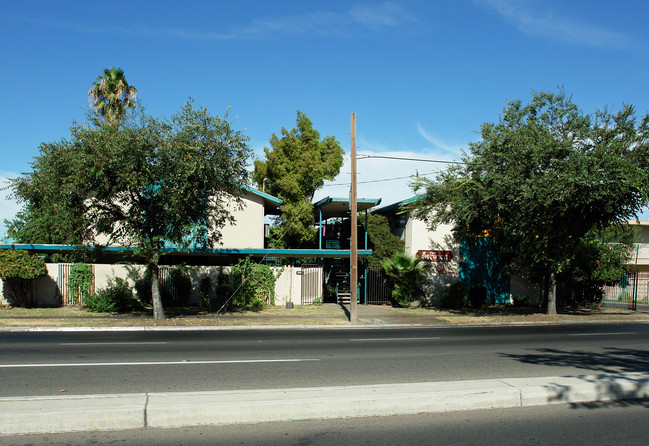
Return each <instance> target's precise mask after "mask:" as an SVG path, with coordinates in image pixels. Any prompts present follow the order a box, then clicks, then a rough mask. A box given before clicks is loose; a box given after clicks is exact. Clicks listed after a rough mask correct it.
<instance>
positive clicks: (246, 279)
mask: <svg viewBox="0 0 649 446" xmlns="http://www.w3.org/2000/svg"><path fill="white" fill-rule="evenodd" d="M231 277H232V287H233V288H234V289H235V290H236V291H235V294H234V298H233V302H232V303H233V305H234V306H235V307H240V308H251V309H257V308H263V307H264V306H265V305H266V302H268V303H270V304H271V305H275V280H276V278H275V275H274V274H273V271H272V270H271V268H270V266H268V265H260V264H257V263H254V262H253V261H252V260H251V259H250V257H247V258H246V259H244V260H240V261H239V263H237V264H236V265H235V266H233V267H232V273H231Z"/></svg>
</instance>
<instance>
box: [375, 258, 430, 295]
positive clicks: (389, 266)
mask: <svg viewBox="0 0 649 446" xmlns="http://www.w3.org/2000/svg"><path fill="white" fill-rule="evenodd" d="M421 261H422V260H421V259H420V258H417V257H410V256H409V255H407V254H406V253H404V252H403V251H397V252H395V253H394V255H393V256H392V257H391V258H388V259H385V260H383V261H382V262H381V266H382V267H383V270H384V271H385V274H386V275H387V276H388V277H389V278H390V280H391V281H392V283H393V284H394V290H393V291H392V297H393V299H394V301H395V303H396V304H397V305H398V306H400V307H407V306H408V305H409V304H410V301H411V300H412V296H413V294H414V293H415V291H416V290H417V288H419V286H420V285H421V284H422V283H423V281H424V279H425V276H426V270H427V267H426V265H425V264H423V263H421Z"/></svg>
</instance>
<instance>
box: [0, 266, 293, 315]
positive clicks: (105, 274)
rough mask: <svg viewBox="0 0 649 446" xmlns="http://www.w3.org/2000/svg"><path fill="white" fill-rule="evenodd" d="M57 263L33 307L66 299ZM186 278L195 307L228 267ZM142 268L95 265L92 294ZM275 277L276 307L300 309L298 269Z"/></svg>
mask: <svg viewBox="0 0 649 446" xmlns="http://www.w3.org/2000/svg"><path fill="white" fill-rule="evenodd" d="M60 265H61V264H59V263H48V264H47V272H48V275H47V276H46V277H44V278H41V279H39V280H37V281H36V282H35V283H34V288H33V296H34V300H33V305H35V306H60V305H61V304H62V296H64V295H65V287H66V282H67V279H66V278H65V277H60V276H61V273H62V269H61V268H59V266H60ZM188 269H189V275H190V278H191V282H192V288H191V292H190V296H189V303H192V304H197V303H198V300H199V297H198V291H199V287H200V283H201V280H202V279H203V278H205V277H209V278H210V279H211V284H212V289H211V296H210V297H211V298H214V297H215V294H216V284H217V279H218V276H219V272H220V271H224V272H226V273H227V272H229V271H230V267H223V268H221V267H218V266H195V267H189V268H188ZM143 270H144V266H143V265H108V264H95V265H94V271H95V291H99V290H101V289H104V288H106V287H107V286H108V285H109V283H110V282H111V281H114V280H115V278H117V277H119V278H122V279H125V280H127V281H128V282H129V284H130V285H131V286H133V281H132V280H131V279H130V276H131V275H130V272H131V271H139V272H141V271H143ZM273 271H274V272H275V274H277V273H279V272H280V271H281V275H280V276H279V278H278V279H277V282H276V283H275V304H276V305H282V306H283V305H285V304H286V303H287V302H294V303H295V304H296V305H299V304H300V302H301V283H302V282H301V280H302V276H301V275H300V274H298V272H299V271H301V268H300V267H293V266H287V267H284V268H282V269H280V268H273ZM12 301H13V298H12V296H11V294H10V291H9V288H8V287H7V286H6V285H5V284H4V282H3V281H0V303H2V304H3V305H10V304H11V302H12Z"/></svg>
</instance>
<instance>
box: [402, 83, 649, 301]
mask: <svg viewBox="0 0 649 446" xmlns="http://www.w3.org/2000/svg"><path fill="white" fill-rule="evenodd" d="M481 135H482V140H481V141H479V142H476V143H473V144H471V145H470V153H469V154H466V155H465V156H464V157H463V161H464V164H462V165H458V166H455V167H451V168H449V169H447V170H446V171H444V172H442V173H440V174H439V175H438V176H437V177H436V178H435V179H433V180H426V179H423V178H419V179H417V180H416V182H415V188H416V189H423V190H424V191H425V194H424V197H423V198H422V199H421V200H418V201H417V202H416V203H414V204H413V208H414V212H415V215H417V216H419V217H420V218H428V219H429V221H430V222H431V223H432V225H433V226H434V225H436V224H438V223H452V224H454V225H455V236H456V238H457V239H458V240H465V239H468V240H470V239H471V237H474V236H476V235H480V234H485V233H486V234H488V235H489V236H490V237H491V238H492V240H493V242H494V247H495V249H496V250H497V252H498V253H499V254H500V256H501V262H502V264H503V265H504V267H505V268H506V269H508V270H509V271H516V270H520V269H521V268H529V269H531V270H532V271H533V272H534V273H535V275H536V277H537V278H538V281H539V283H547V284H548V286H546V287H545V288H546V296H547V312H548V313H556V286H555V285H556V278H557V275H558V274H561V273H563V272H566V271H569V269H570V265H571V263H574V262H575V259H576V254H577V253H578V252H579V249H580V247H581V246H582V244H583V243H585V241H586V240H587V238H588V237H592V236H593V234H597V233H598V232H599V231H602V230H603V229H604V228H606V227H608V226H610V225H619V224H623V222H624V220H625V219H629V218H632V217H634V216H635V215H636V214H637V213H638V212H639V211H640V209H641V208H642V207H644V206H646V205H647V203H648V202H649V170H647V168H648V167H649V166H648V164H649V144H648V143H649V140H648V139H647V135H649V117H648V116H645V117H643V118H642V119H640V120H638V119H636V117H635V113H634V109H633V107H631V106H628V105H625V106H624V107H623V108H622V110H621V111H620V112H618V113H615V114H612V113H610V112H608V111H606V110H603V111H597V112H596V113H594V114H593V115H587V114H584V113H583V112H582V111H581V110H580V109H579V108H578V107H577V105H575V104H574V103H573V102H572V99H571V98H569V97H567V96H566V94H565V92H563V91H559V92H558V93H556V94H554V93H548V92H534V93H533V95H532V100H531V102H530V103H529V104H526V105H524V104H523V103H522V102H521V101H520V100H516V101H511V102H509V103H508V104H507V106H506V107H505V108H504V110H503V112H502V115H501V117H500V120H499V122H497V123H495V124H494V123H485V124H483V125H482V128H481Z"/></svg>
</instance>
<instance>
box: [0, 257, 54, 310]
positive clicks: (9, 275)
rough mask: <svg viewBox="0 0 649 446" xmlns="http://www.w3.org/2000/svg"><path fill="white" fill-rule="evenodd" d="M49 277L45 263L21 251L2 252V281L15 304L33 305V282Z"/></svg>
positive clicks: (0, 272) (22, 305) (0, 261)
mask: <svg viewBox="0 0 649 446" xmlns="http://www.w3.org/2000/svg"><path fill="white" fill-rule="evenodd" d="M46 275H47V266H46V265H45V261H44V260H43V259H42V258H40V257H38V256H36V255H31V254H29V253H28V252H27V251H24V250H21V249H5V250H0V279H2V280H3V281H4V282H5V283H6V284H7V286H8V287H9V289H10V290H11V293H12V294H13V297H14V301H13V304H14V306H16V307H24V306H29V305H31V304H32V297H33V296H32V284H33V282H34V281H35V280H36V279H38V278H40V277H44V276H46Z"/></svg>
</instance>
